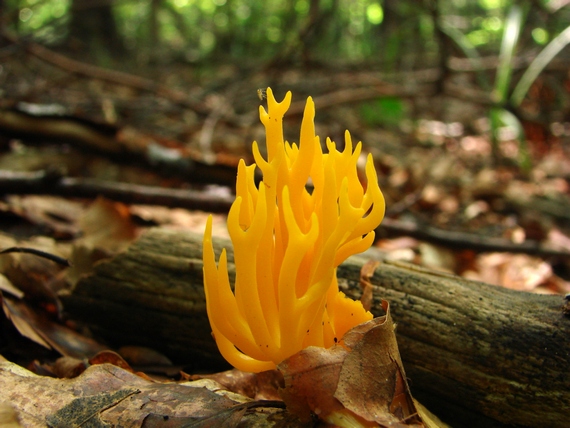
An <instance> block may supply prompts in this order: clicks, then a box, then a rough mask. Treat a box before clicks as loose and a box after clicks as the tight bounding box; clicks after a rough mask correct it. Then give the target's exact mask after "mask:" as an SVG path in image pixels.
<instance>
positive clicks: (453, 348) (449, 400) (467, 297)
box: [63, 229, 570, 427]
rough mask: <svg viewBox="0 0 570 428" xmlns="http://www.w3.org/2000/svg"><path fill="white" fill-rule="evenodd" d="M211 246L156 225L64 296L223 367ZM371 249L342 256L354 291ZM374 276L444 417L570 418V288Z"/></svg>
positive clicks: (414, 370) (385, 272) (344, 275)
mask: <svg viewBox="0 0 570 428" xmlns="http://www.w3.org/2000/svg"><path fill="white" fill-rule="evenodd" d="M214 246H215V248H216V251H217V253H218V254H219V250H220V249H221V247H222V246H225V247H226V248H227V249H228V256H229V259H230V260H231V258H232V252H231V243H229V241H222V240H215V241H214ZM201 247H202V237H201V236H200V235H196V234H191V233H180V232H178V231H169V230H163V229H152V230H150V231H148V232H147V233H145V234H144V235H143V236H142V237H141V238H140V239H139V240H138V241H136V242H135V243H134V244H133V245H131V247H130V248H129V249H128V251H126V252H125V253H123V254H120V255H118V256H116V257H114V258H113V259H111V260H109V261H106V262H103V263H101V264H99V265H98V266H97V267H96V269H95V272H94V273H93V274H92V275H90V276H88V277H85V278H84V279H82V280H81V281H80V282H79V283H78V284H77V286H76V288H75V290H74V291H73V292H72V293H71V294H69V295H66V296H63V301H64V306H65V309H66V311H67V312H68V314H69V315H70V316H71V317H72V318H75V319H80V320H82V321H85V322H87V323H88V324H89V325H90V326H91V327H92V328H93V330H94V331H96V332H97V333H98V334H100V335H101V336H102V337H104V338H106V339H107V340H110V341H111V343H114V344H116V345H132V344H136V345H145V346H149V347H153V348H155V349H157V350H159V351H161V352H163V353H165V354H167V355H168V356H170V357H171V358H173V359H174V360H177V361H184V362H187V361H189V359H191V360H192V361H194V362H195V367H196V368H197V369H203V368H205V367H207V368H210V369H221V368H223V364H224V363H223V360H222V359H221V357H220V356H219V354H218V352H217V349H216V346H215V343H214V341H213V339H212V338H211V335H210V327H209V323H208V320H207V316H206V312H205V302H204V294H203V288H202V258H201V254H202V248H201ZM368 260H369V259H368V258H366V257H364V256H358V257H353V258H351V259H349V260H348V261H347V262H346V263H344V264H343V265H341V266H340V267H339V269H338V277H339V284H340V286H341V288H342V289H343V291H344V292H345V293H346V294H347V295H349V296H351V297H354V298H359V296H360V293H361V289H360V285H359V279H360V271H361V268H362V266H363V265H364V264H365V263H366V262H367V261H368ZM228 268H229V270H230V276H231V275H232V274H233V271H232V269H233V265H231V264H229V266H228ZM370 281H371V283H372V284H373V286H374V291H373V295H374V299H373V308H372V311H373V313H374V314H375V315H381V314H382V309H381V304H380V301H381V299H386V300H388V301H389V302H390V305H391V311H392V317H393V319H394V321H395V322H396V323H397V325H398V327H397V337H398V344H399V347H400V352H401V356H402V360H403V362H404V366H405V369H406V374H407V376H408V377H409V379H410V385H411V388H412V393H413V394H415V396H416V398H418V399H419V400H420V401H422V402H423V404H425V405H427V406H428V408H430V410H432V411H434V412H435V413H436V414H438V416H440V417H441V418H442V419H444V420H446V419H447V420H450V421H453V422H455V423H460V424H461V425H463V426H477V425H480V424H485V426H492V425H489V422H490V420H491V419H492V420H495V421H498V422H499V423H503V424H516V425H521V426H550V427H562V426H566V424H567V417H568V412H569V411H570V409H569V403H570V376H568V367H569V364H568V363H569V361H570V340H568V338H570V318H569V317H567V316H564V313H563V305H564V298H563V297H562V296H552V295H536V294H530V293H523V292H517V291H512V290H508V289H503V288H500V287H496V286H492V285H488V284H484V283H479V282H474V281H468V280H465V279H462V278H460V277H457V276H453V275H446V274H441V273H437V272H433V271H430V270H427V269H423V268H419V267H415V266H412V265H407V264H399V263H389V262H382V263H380V264H379V266H378V267H377V268H376V269H375V272H374V275H373V276H372V277H371V278H370ZM205 362H206V363H205ZM498 425H499V424H498Z"/></svg>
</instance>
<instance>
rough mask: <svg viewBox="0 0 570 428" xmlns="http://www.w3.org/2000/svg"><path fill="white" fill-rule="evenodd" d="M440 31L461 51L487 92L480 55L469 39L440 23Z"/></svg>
mask: <svg viewBox="0 0 570 428" xmlns="http://www.w3.org/2000/svg"><path fill="white" fill-rule="evenodd" d="M440 25H441V27H440V28H441V31H443V32H444V33H445V34H446V35H447V36H448V37H449V38H450V39H451V40H453V41H454V42H455V44H456V45H457V46H458V47H459V48H460V49H461V50H462V51H463V53H464V54H465V56H466V57H467V58H469V61H470V62H471V65H472V66H473V68H474V69H475V70H476V75H477V80H478V81H479V84H480V85H481V87H482V88H484V89H487V90H489V89H490V83H489V80H488V79H487V76H486V75H485V73H483V72H482V70H483V67H482V64H481V55H479V52H478V51H477V49H476V48H475V46H474V45H473V43H471V41H470V40H469V38H468V37H467V36H466V35H465V34H463V33H462V32H461V31H459V30H458V29H457V28H455V27H453V26H451V25H448V24H446V23H441V24H440Z"/></svg>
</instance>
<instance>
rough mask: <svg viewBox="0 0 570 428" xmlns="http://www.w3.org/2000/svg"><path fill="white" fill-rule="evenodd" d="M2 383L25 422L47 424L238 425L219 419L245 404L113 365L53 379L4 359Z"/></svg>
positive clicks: (2, 392)
mask: <svg viewBox="0 0 570 428" xmlns="http://www.w3.org/2000/svg"><path fill="white" fill-rule="evenodd" d="M0 385H2V388H1V389H0V402H6V403H9V404H10V405H11V406H12V407H13V408H14V409H15V410H16V412H17V414H18V417H19V418H20V422H21V423H22V425H24V426H26V427H45V426H46V421H47V422H48V424H49V426H83V425H84V424H85V423H88V422H91V423H97V422H100V423H101V424H105V423H107V424H111V425H112V426H133V427H135V426H143V423H144V424H148V425H146V426H157V425H153V424H152V423H151V422H152V420H153V418H154V419H155V420H159V421H160V420H162V421H163V422H164V421H165V420H172V421H177V422H179V423H178V424H174V425H170V426H189V423H190V422H200V421H204V422H208V423H204V424H201V426H233V425H232V424H230V425H225V424H224V423H222V424H221V425H220V423H219V422H220V421H222V422H224V421H232V417H233V414H232V412H237V413H238V414H240V415H241V414H242V413H243V409H244V406H243V405H242V406H236V405H235V402H234V401H232V400H230V399H229V398H227V397H224V396H221V395H219V394H216V393H214V392H211V391H209V390H208V389H206V388H203V387H191V384H190V385H187V386H185V385H179V384H173V383H167V384H157V383H152V382H149V381H147V380H144V379H142V378H140V377H138V376H136V375H134V374H132V373H129V372H127V371H125V370H123V369H120V368H118V367H115V366H113V365H110V364H102V365H96V366H92V367H89V368H88V369H87V370H86V371H85V372H84V373H83V374H81V375H80V376H78V377H76V378H74V379H53V378H49V377H42V376H36V375H34V374H32V373H31V372H29V371H27V370H25V369H23V368H21V367H20V366H17V365H15V364H12V363H0ZM245 408H247V406H245ZM207 418H208V419H207ZM239 419H240V418H239ZM160 426H166V425H160ZM196 426H200V425H196Z"/></svg>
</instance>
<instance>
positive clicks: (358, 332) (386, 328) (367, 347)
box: [278, 301, 424, 427]
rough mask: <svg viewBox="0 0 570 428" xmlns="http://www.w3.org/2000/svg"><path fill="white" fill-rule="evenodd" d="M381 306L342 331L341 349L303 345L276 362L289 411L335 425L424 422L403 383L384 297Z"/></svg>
mask: <svg viewBox="0 0 570 428" xmlns="http://www.w3.org/2000/svg"><path fill="white" fill-rule="evenodd" d="M382 307H383V308H384V311H385V312H386V315H385V316H382V317H378V318H375V319H373V320H371V321H368V322H366V323H363V324H360V325H358V326H356V327H354V328H353V329H351V330H349V331H348V332H347V333H346V335H345V336H344V338H343V343H344V345H345V347H346V348H345V347H342V346H334V347H332V348H329V349H324V348H318V347H309V348H306V349H304V350H302V351H301V352H299V353H297V354H295V355H293V356H292V357H290V358H288V359H287V360H285V361H284V362H282V363H281V364H279V366H278V370H279V371H281V373H283V377H284V381H285V388H283V390H282V391H281V396H282V397H283V400H284V401H285V403H286V404H287V409H288V410H289V411H290V412H292V413H293V414H295V415H297V416H298V417H299V418H301V420H308V419H310V417H311V414H315V415H317V416H319V418H320V419H322V420H324V421H328V422H333V421H334V423H335V424H337V425H339V424H340V425H341V426H363V427H367V426H424V424H423V422H422V419H421V418H420V416H419V415H418V412H417V410H416V407H415V404H414V401H413V398H412V396H411V393H410V390H409V388H408V385H407V382H406V375H405V371H404V367H403V365H402V361H401V359H400V354H399V351H398V345H397V343H396V336H395V333H394V329H395V325H394V323H393V322H392V318H391V316H390V308H389V305H388V302H386V301H383V302H382ZM339 415H340V416H342V418H340V419H339ZM346 419H350V421H349V422H347V423H346V424H345V425H343V422H342V421H343V420H346ZM339 420H340V422H339ZM348 424H356V425H348Z"/></svg>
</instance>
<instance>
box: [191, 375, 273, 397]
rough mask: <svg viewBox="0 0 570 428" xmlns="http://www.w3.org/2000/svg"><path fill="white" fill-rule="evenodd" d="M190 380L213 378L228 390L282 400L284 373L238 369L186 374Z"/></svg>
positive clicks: (247, 395)
mask: <svg viewBox="0 0 570 428" xmlns="http://www.w3.org/2000/svg"><path fill="white" fill-rule="evenodd" d="M183 376H184V377H185V378H186V379H189V380H198V379H212V380H215V381H216V382H218V383H219V384H220V385H223V386H224V387H225V388H227V389H228V391H232V392H235V393H236V394H241V395H244V396H246V397H249V398H252V399H255V400H280V399H281V396H280V395H279V389H280V388H282V387H283V375H282V374H281V373H280V372H279V371H277V370H269V371H265V372H261V373H248V372H242V371H241V370H238V369H233V370H227V371H225V372H220V373H213V374H206V375H186V374H185V373H183Z"/></svg>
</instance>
